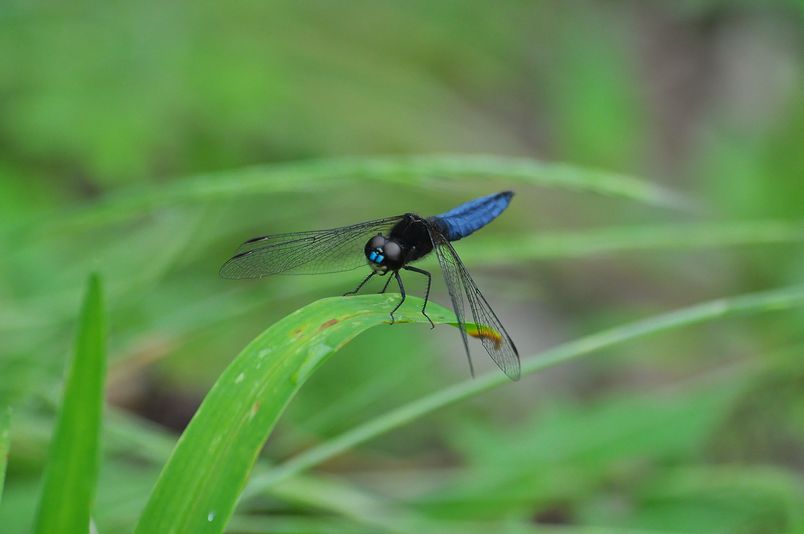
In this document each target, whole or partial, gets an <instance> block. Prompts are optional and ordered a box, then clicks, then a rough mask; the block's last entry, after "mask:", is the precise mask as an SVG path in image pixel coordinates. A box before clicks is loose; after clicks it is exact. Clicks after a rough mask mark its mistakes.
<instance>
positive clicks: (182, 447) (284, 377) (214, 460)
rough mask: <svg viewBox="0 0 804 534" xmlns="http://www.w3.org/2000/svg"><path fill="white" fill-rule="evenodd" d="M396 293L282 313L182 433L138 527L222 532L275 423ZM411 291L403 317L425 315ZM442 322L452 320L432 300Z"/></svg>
mask: <svg viewBox="0 0 804 534" xmlns="http://www.w3.org/2000/svg"><path fill="white" fill-rule="evenodd" d="M398 299H399V295H367V296H360V297H351V298H340V297H338V298H328V299H323V300H319V301H317V302H314V303H312V304H310V305H308V306H306V307H304V308H302V309H300V310H298V311H296V312H294V313H292V314H291V315H289V316H287V317H285V318H284V319H282V320H281V321H279V322H278V323H276V324H275V325H273V326H272V327H270V328H269V329H268V330H266V331H265V332H263V333H262V334H261V335H260V336H258V337H257V338H256V339H255V340H254V341H252V342H251V343H250V344H249V345H248V346H247V347H246V348H245V349H244V350H243V351H242V352H241V353H240V355H239V356H238V357H237V358H236V359H235V360H234V361H233V362H232V363H231V364H230V365H229V367H227V369H226V370H225V371H224V372H223V374H222V375H221V376H220V378H219V379H218V380H217V382H216V383H215V385H214V386H213V387H212V389H211V390H210V392H209V394H208V395H207V396H206V398H205V399H204V402H203V403H202V404H201V406H200V407H199V409H198V411H197V412H196V414H195V416H194V417H193V420H192V421H191V422H190V424H189V426H188V427H187V429H186V430H185V431H184V433H183V434H182V436H181V438H180V440H179V443H178V444H177V445H176V448H175V450H174V451H173V453H172V455H171V457H170V459H169V460H168V463H167V465H166V466H165V468H164V469H163V471H162V473H161V475H160V477H159V480H158V481H157V483H156V487H155V488H154V491H153V493H152V494H151V497H150V499H149V501H148V504H147V505H146V507H145V510H144V512H143V514H142V516H141V518H140V521H139V524H138V525H137V529H136V532H138V533H140V534H150V533H152V532H160V533H172V532H177V533H178V532H193V533H202V532H221V531H222V530H223V528H224V526H225V525H226V522H227V521H228V520H229V517H230V516H231V514H232V511H233V510H234V506H235V503H236V502H237V499H238V497H239V495H240V492H241V491H242V489H243V487H244V486H245V484H246V480H247V478H248V475H249V472H250V471H251V468H252V466H253V465H254V462H255V461H256V459H257V455H258V454H259V452H260V450H261V449H262V447H263V444H264V443H265V441H266V439H267V438H268V435H269V434H270V432H271V429H272V428H273V426H274V424H275V423H276V421H277V419H278V418H279V416H280V415H281V413H282V411H283V410H284V409H285V406H287V404H288V402H290V399H291V398H292V397H293V395H294V394H295V393H296V391H298V389H299V388H300V387H301V385H302V384H303V383H304V382H305V381H306V380H307V378H308V377H309V376H310V375H311V374H312V373H313V372H314V371H315V370H316V369H317V368H318V367H319V366H320V365H321V364H322V363H323V362H324V361H325V360H326V359H327V357H328V356H329V355H330V354H332V353H333V352H335V351H336V350H338V349H339V348H340V347H342V346H343V345H344V344H346V343H348V342H349V341H350V340H351V339H353V338H354V337H355V336H357V335H358V334H359V333H361V332H363V331H364V330H366V329H368V328H371V327H372V326H377V325H380V324H383V323H385V322H387V321H388V312H389V310H390V309H391V308H392V307H393V306H394V305H395V304H396V303H397V302H398ZM421 305H422V300H421V299H418V298H414V297H408V302H406V304H405V306H403V307H402V308H400V310H399V311H397V312H396V318H397V321H398V322H426V319H425V318H424V317H423V316H422V314H421V312H420V309H421ZM427 311H428V314H429V315H430V317H431V318H432V319H433V321H434V322H437V323H449V322H451V321H454V320H455V317H454V315H453V314H452V312H450V311H448V310H446V309H445V308H443V307H440V306H438V305H436V304H435V303H430V304H429V305H428V310H427Z"/></svg>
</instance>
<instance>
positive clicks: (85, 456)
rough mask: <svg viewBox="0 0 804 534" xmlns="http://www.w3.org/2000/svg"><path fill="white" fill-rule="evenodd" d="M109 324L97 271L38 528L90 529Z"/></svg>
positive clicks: (82, 319)
mask: <svg viewBox="0 0 804 534" xmlns="http://www.w3.org/2000/svg"><path fill="white" fill-rule="evenodd" d="M105 345H106V326H105V319H104V312H103V302H102V293H101V281H100V277H99V276H98V275H95V274H93V275H92V276H90V278H89V281H88V287H87V292H86V295H85V297H84V303H83V307H82V310H81V316H80V318H79V322H78V336H77V340H76V345H75V354H74V355H73V358H72V359H71V360H70V362H69V364H68V369H67V378H66V380H65V387H64V399H63V402H62V405H61V410H60V412H59V415H58V421H57V423H56V430H55V432H54V434H53V439H52V441H51V445H50V453H49V455H48V463H47V467H46V468H45V481H44V487H43V489H42V495H41V498H40V500H39V509H38V512H37V516H36V532H40V533H43V534H44V533H52V532H76V533H77V532H88V531H89V522H90V510H91V508H92V502H93V499H94V494H95V483H96V479H97V473H98V465H99V449H100V425H101V414H102V409H103V383H104V375H105V372H106V347H105Z"/></svg>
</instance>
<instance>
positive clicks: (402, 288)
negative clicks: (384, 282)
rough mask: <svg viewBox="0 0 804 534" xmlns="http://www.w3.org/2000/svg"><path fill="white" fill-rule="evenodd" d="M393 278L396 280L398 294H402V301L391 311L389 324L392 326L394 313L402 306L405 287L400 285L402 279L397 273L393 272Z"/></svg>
mask: <svg viewBox="0 0 804 534" xmlns="http://www.w3.org/2000/svg"><path fill="white" fill-rule="evenodd" d="M394 278H396V283H397V284H399V292H400V293H402V300H400V301H399V304H397V305H396V307H395V308H394V309H393V310H391V324H394V321H395V319H394V312H395V311H396V310H398V309H399V307H400V306H402V303H403V302H405V286H404V285H402V277H401V276H399V271H394Z"/></svg>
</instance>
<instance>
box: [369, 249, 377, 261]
mask: <svg viewBox="0 0 804 534" xmlns="http://www.w3.org/2000/svg"><path fill="white" fill-rule="evenodd" d="M376 257H377V253H376V252H374V251H373V250H372V251H371V254H369V261H374V258H376Z"/></svg>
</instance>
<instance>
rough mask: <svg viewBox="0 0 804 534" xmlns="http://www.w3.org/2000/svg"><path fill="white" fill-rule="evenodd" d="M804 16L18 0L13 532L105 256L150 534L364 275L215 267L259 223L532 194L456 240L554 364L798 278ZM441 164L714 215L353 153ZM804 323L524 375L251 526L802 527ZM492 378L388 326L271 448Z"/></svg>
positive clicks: (409, 330)
mask: <svg viewBox="0 0 804 534" xmlns="http://www.w3.org/2000/svg"><path fill="white" fill-rule="evenodd" d="M803 22H804V10H802V8H801V4H800V3H799V2H782V1H780V2H764V3H754V2H723V1H706V0H688V1H681V2H583V1H578V2H561V3H559V2H527V1H507V0H506V1H503V2H479V1H476V2H456V1H446V2H427V1H423V0H417V1H408V2H405V3H404V4H402V3H392V2H339V3H335V2H315V1H314V2H303V3H302V2H289V1H288V2H256V1H255V2H233V3H232V2H227V3H223V2H221V3H211V2H178V3H162V2H148V1H145V2H129V3H126V2H107V3H98V2H91V1H78V2H72V3H70V4H69V5H62V4H55V3H37V2H33V3H32V2H26V1H23V0H5V1H4V2H2V4H0V214H1V215H0V243H2V250H1V251H0V257H1V258H2V259H0V404H10V405H12V406H13V408H14V419H13V426H12V444H11V455H10V463H9V471H8V476H7V483H6V488H5V491H4V494H3V497H2V502H0V531H2V532H4V533H5V532H9V533H13V532H25V531H27V529H28V528H29V526H30V522H31V519H32V517H33V510H34V508H35V504H36V499H37V492H38V484H39V479H40V476H41V472H42V468H43V464H44V461H45V454H46V451H47V444H48V439H49V435H50V431H51V428H52V424H53V421H54V414H55V410H56V409H57V402H58V398H59V397H58V392H59V388H60V384H61V382H62V378H63V377H62V373H63V368H64V362H65V359H66V357H67V355H68V354H69V353H70V350H71V348H72V337H73V335H74V329H75V317H76V315H77V310H78V305H79V300H80V293H81V288H82V283H83V280H84V279H85V277H86V275H87V273H88V272H90V271H91V270H98V271H100V272H101V273H102V274H103V275H104V277H105V280H106V286H107V288H108V293H107V301H108V308H109V312H110V319H109V320H110V338H109V345H110V359H111V360H110V363H109V377H108V400H109V407H108V409H107V420H106V436H105V443H106V448H105V450H106V452H105V454H104V457H103V463H102V473H101V481H100V488H99V491H98V497H97V510H96V513H95V517H96V520H97V523H98V528H99V530H100V532H121V531H127V530H129V529H130V528H131V527H132V526H133V524H134V522H135V520H136V517H137V515H138V513H139V511H140V510H141V508H142V506H143V504H144V501H145V499H146V497H147V495H148V492H149V491H150V488H151V486H152V484H153V482H154V480H155V477H156V475H157V474H158V472H159V469H160V468H161V466H162V463H163V461H164V459H165V458H166V452H165V451H167V452H169V450H170V446H171V444H172V441H173V440H174V439H175V438H176V437H177V436H178V434H179V432H180V431H181V429H182V428H183V427H184V425H186V423H187V421H188V420H189V418H190V417H191V416H192V414H193V411H194V410H195V408H196V407H197V405H198V403H199V402H200V400H201V399H202V398H203V395H204V393H205V391H206V390H207V389H208V388H209V386H210V385H211V384H212V383H213V382H214V380H215V378H216V376H217V375H218V373H220V371H221V370H222V369H223V368H224V367H225V366H226V365H227V363H228V362H229V361H231V359H232V358H233V357H234V356H235V355H236V354H237V353H238V352H239V350H240V349H241V348H242V347H243V346H244V345H245V344H246V343H247V342H248V341H249V340H250V339H252V338H253V337H254V336H255V335H257V334H258V333H259V332H261V331H262V330H263V329H265V328H266V327H268V326H269V325H271V324H272V323H274V322H275V321H277V320H278V319H280V318H282V317H283V316H285V315H287V314H288V313H290V312H292V311H293V310H295V309H297V308H298V307H300V306H302V305H304V304H305V303H308V302H310V301H312V300H314V299H317V298H320V297H323V296H330V295H337V294H341V293H343V292H345V291H346V290H348V289H351V288H352V287H353V286H354V285H355V284H356V283H357V282H358V281H359V280H360V278H361V277H362V276H363V275H364V273H363V272H362V271H361V272H354V273H348V274H346V275H338V276H327V277H303V276H301V277H287V278H281V279H266V280H262V281H257V282H232V281H224V280H220V279H218V277H217V269H218V267H219V265H220V264H221V263H222V262H223V261H224V260H225V259H226V258H227V257H228V255H229V254H230V253H231V252H232V251H233V250H234V248H235V247H236V246H237V244H239V243H240V242H241V241H243V240H244V239H246V238H249V237H253V236H254V235H260V234H265V233H277V232H283V231H294V230H304V229H315V228H320V227H327V226H335V225H341V224H349V223H352V222H357V221H360V220H364V219H369V218H376V217H382V216H387V215H393V214H397V213H401V212H405V211H416V212H418V213H421V214H423V215H429V214H433V213H438V212H440V211H444V210H446V209H449V208H451V207H453V206H455V205H456V204H458V203H459V202H462V201H465V200H468V199H470V198H473V197H476V196H480V195H484V194H488V193H492V192H495V191H498V190H503V189H507V188H513V189H515V190H516V192H517V196H516V197H515V198H514V201H513V203H512V205H511V207H510V208H509V210H508V211H506V213H505V214H504V215H503V216H502V217H501V218H500V219H499V220H497V221H495V222H494V224H492V225H491V226H489V227H488V228H485V229H483V230H482V232H480V233H478V234H477V235H476V236H473V237H472V238H471V239H470V240H467V241H465V242H463V241H462V242H460V243H458V247H457V248H458V251H459V252H460V253H462V255H463V256H464V259H465V261H466V263H467V264H468V266H469V268H470V270H471V272H472V273H473V275H474V276H475V278H476V280H477V281H478V284H479V285H480V287H481V288H483V290H484V292H485V293H486V295H487V297H488V298H489V300H490V301H491V303H492V304H493V305H494V307H495V309H496V310H497V312H498V315H500V317H501V318H502V319H503V321H504V322H505V324H506V325H507V326H508V329H509V330H510V333H511V335H512V336H513V338H514V340H515V341H516V342H517V345H518V347H519V348H520V352H521V354H522V355H523V357H524V358H528V357H530V356H532V355H534V354H536V353H537V352H539V351H540V350H543V349H545V348H548V347H551V346H553V345H555V344H557V343H560V342H562V341H568V340H572V339H574V338H577V337H579V336H581V335H584V334H588V333H592V332H595V331H597V330H599V329H602V328H605V327H609V326H613V325H616V324H620V323H623V322H626V321H629V320H634V319H638V318H642V317H647V316H650V315H652V314H657V313H661V312H663V311H667V310H671V309H674V308H678V307H681V306H685V305H689V304H694V303H696V302H700V301H704V300H708V299H712V298H717V297H721V296H728V295H736V294H741V293H746V292H750V291H755V290H761V289H766V288H775V287H782V286H786V285H793V284H796V283H800V282H802V280H803V279H804V275H802V273H803V272H804V254H803V253H802V252H803V249H802V241H804V217H802V215H804V150H802V141H803V140H804V90H802V89H803V88H804V84H802V82H803V81H804V62H802V59H803V58H802V56H804V54H803V53H802V51H803V50H804V46H802V45H803V44H804V35H803V32H802V23H803ZM441 153H450V154H465V155H474V154H493V155H496V156H515V157H526V158H534V159H537V160H541V161H546V162H566V163H570V164H572V165H574V166H577V168H578V169H580V170H579V171H578V172H580V173H581V174H582V175H583V172H586V171H584V170H583V169H589V172H590V173H591V172H592V171H608V172H612V173H621V174H623V175H630V176H635V177H640V179H642V180H644V181H646V182H649V183H651V184H654V185H656V186H660V187H662V188H663V189H665V190H668V191H672V192H674V193H675V194H676V195H677V197H678V198H681V199H683V200H682V201H681V202H679V203H678V205H676V206H674V207H659V206H655V205H648V204H646V203H637V202H634V201H633V200H629V199H625V198H617V197H616V196H613V195H598V194H593V193H589V192H583V191H576V190H573V189H572V188H565V187H561V186H560V184H559V186H558V187H541V186H539V185H537V184H533V183H527V182H526V181H522V180H517V179H516V177H515V176H507V175H506V173H505V172H504V169H502V168H501V170H500V172H499V173H487V174H486V175H485V176H482V177H481V176H474V177H472V176H466V177H464V178H460V177H458V178H456V177H454V176H453V177H446V176H442V175H440V174H439V173H438V172H432V173H430V172H422V173H419V174H417V175H416V176H405V175H400V176H398V177H395V178H394V177H392V178H391V179H375V177H373V176H372V174H371V172H365V173H361V172H345V173H344V172H340V171H338V170H337V169H338V165H339V161H340V160H337V159H336V160H329V159H327V158H340V157H347V156H348V157H351V158H354V159H350V160H348V161H350V162H353V163H354V164H355V166H356V167H358V168H359V167H360V162H361V159H360V158H361V157H364V156H366V157H369V156H370V157H377V156H392V157H397V156H400V157H401V156H407V155H427V154H441ZM456 157H457V158H458V159H460V157H459V156H456ZM311 159H314V160H321V161H319V162H317V163H312V164H310V165H307V164H305V163H303V162H304V161H305V160H311ZM297 161H299V162H301V163H299V164H298V165H295V164H293V163H292V162H297ZM287 162H291V163H288V164H287V165H286V166H282V165H284V164H285V163H287ZM355 162H356V163H355ZM350 165H351V163H350ZM559 182H560V180H559ZM249 184H251V185H252V186H253V187H251V186H249ZM254 184H258V185H256V186H254ZM668 232H669V234H668ZM668 235H669V237H668ZM532 239H537V240H538V239H544V241H539V242H537V244H538V243H541V246H533V247H530V248H526V249H523V250H520V249H519V246H518V244H519V243H524V242H526V241H527V240H532ZM528 242H529V241H528ZM499 243H504V244H506V243H507V248H506V247H500V246H495V245H497V244H499ZM436 278H437V280H436V285H435V288H434V291H435V293H434V298H435V300H437V301H438V302H441V303H442V304H447V303H448V302H449V300H448V296H447V295H446V291H445V288H444V286H443V283H442V281H441V279H440V277H436ZM408 285H409V289H410V290H411V291H421V290H422V289H423V287H422V286H421V285H420V284H419V281H417V280H413V279H412V280H411V281H410V282H409V284H408ZM802 327H804V315H802V313H798V314H789V313H787V314H769V315H763V316H759V317H746V318H740V319H732V320H728V321H723V322H717V323H711V324H707V325H705V326H701V327H696V328H690V329H685V330H681V331H676V332H673V333H670V334H663V335H659V336H655V337H652V338H650V339H648V340H643V341H640V342H637V343H633V344H628V345H626V346H622V347H620V348H618V349H617V350H611V351H605V352H601V353H599V354H596V355H594V356H593V357H591V358H588V359H584V360H581V361H578V362H575V363H572V364H570V365H565V366H560V367H558V368H555V369H552V370H550V371H548V372H544V373H541V374H539V375H537V376H532V377H527V378H525V379H523V380H522V381H521V382H519V383H516V384H514V383H512V384H510V385H509V386H508V387H505V388H502V389H500V390H497V391H495V392H493V393H491V394H486V395H483V396H480V397H478V398H476V399H474V400H472V401H471V402H467V403H461V404H459V405H457V406H454V407H451V408H449V409H446V410H442V411H439V412H438V413H437V414H434V415H433V416H431V417H428V418H425V419H423V420H421V421H417V422H416V423H414V424H412V425H409V426H406V427H404V428H402V429H399V430H396V431H394V432H393V433H391V434H389V435H387V436H384V437H382V438H379V439H376V440H373V441H371V442H370V443H367V444H365V445H363V446H361V447H360V448H358V449H356V450H353V451H350V452H349V453H347V454H345V455H342V456H340V457H339V458H338V459H337V460H334V461H331V462H328V463H326V464H325V465H323V466H320V467H319V468H317V469H316V470H315V471H314V472H313V473H312V474H311V476H313V477H324V478H322V479H321V480H322V482H321V483H320V484H321V485H317V484H316V483H313V487H315V488H317V491H309V492H303V496H304V498H301V497H300V496H299V495H295V496H294V495H283V494H281V492H280V493H278V494H270V495H266V496H264V497H262V498H260V499H257V500H255V501H254V502H251V503H250V505H249V506H248V507H245V508H244V509H243V510H242V511H241V512H239V513H238V514H237V515H236V516H235V518H234V519H233V521H232V523H231V525H230V531H232V532H377V531H384V530H385V528H384V527H383V526H382V525H381V524H377V523H376V522H372V521H368V520H367V519H366V513H367V512H368V511H370V509H371V507H372V506H374V505H375V504H376V503H377V502H382V503H384V504H388V503H393V505H394V506H399V507H400V509H403V510H404V511H405V513H410V514H415V515H416V516H417V517H419V516H420V517H425V518H432V519H434V520H438V521H439V524H442V525H447V526H450V525H452V527H453V528H455V529H458V530H457V531H461V529H465V530H464V531H466V532H470V531H473V530H471V529H472V528H477V529H480V530H477V531H478V532H483V531H487V530H484V529H491V528H494V529H496V530H498V531H502V532H531V531H533V532H535V531H541V530H542V529H557V531H559V532H575V531H583V532H589V531H597V530H596V529H600V530H599V531H601V532H609V531H614V530H619V529H623V530H629V529H630V530H631V531H662V532H783V531H790V532H793V531H804V512H802V502H804V477H803V476H802V469H804V360H802V356H804V354H803V351H802V349H803V348H804V335H802V333H803V332H804V328H802ZM473 348H474V354H475V356H476V358H475V362H476V365H477V367H478V368H479V370H480V371H481V372H482V371H492V370H493V368H492V365H491V364H490V363H489V362H487V361H486V360H487V358H486V357H485V355H484V354H483V353H482V349H481V347H480V346H479V345H478V344H476V345H475V346H474V347H473ZM467 375H468V370H467V367H466V362H465V359H464V356H463V354H462V346H461V343H460V340H459V337H458V335H457V333H456V332H455V331H454V330H452V329H450V328H438V329H436V330H434V331H430V330H429V329H428V328H427V327H426V326H423V325H410V326H406V327H394V328H376V329H374V330H372V331H370V332H369V333H367V334H366V335H364V336H361V337H360V338H359V339H358V340H357V341H356V342H354V343H353V344H351V345H350V346H348V347H346V348H345V349H344V350H342V351H341V352H340V353H338V354H337V355H336V356H335V357H334V358H332V360H331V361H330V362H329V363H327V365H326V366H324V368H322V370H321V371H320V372H318V373H317V374H316V376H314V377H313V378H312V379H311V380H310V382H309V383H308V384H306V385H305V387H304V388H303V389H302V391H301V394H300V395H299V396H298V397H297V398H296V399H295V400H294V402H293V403H292V404H291V407H290V409H289V411H288V412H287V413H286V415H285V416H284V417H283V419H282V421H281V422H280V424H279V426H278V428H277V429H276V431H275V432H274V434H273V435H272V437H271V439H270V440H269V442H268V445H267V447H266V451H265V456H266V458H267V459H269V460H270V461H272V462H280V461H282V460H283V459H285V458H289V457H291V456H292V455H293V454H294V453H297V452H299V451H302V450H304V449H305V448H307V447H309V446H312V445H315V444H316V443H320V442H322V441H323V440H326V439H327V438H329V437H331V436H334V435H337V434H338V433H339V432H342V431H344V430H347V429H349V428H351V427H352V426H354V425H355V424H357V423H359V422H361V421H364V420H367V419H369V418H371V417H373V416H377V415H380V414H382V413H384V412H386V411H387V410H388V409H390V408H392V407H394V406H398V405H400V404H402V403H404V402H406V401H409V400H412V399H416V398H419V397H421V396H423V395H425V394H427V393H429V392H433V391H436V390H438V389H439V388H441V387H443V386H444V385H445V384H450V383H454V382H456V381H459V380H463V379H466V378H467ZM146 452H148V453H146ZM313 480H316V479H315V478H314V479H313ZM324 480H326V481H327V482H326V483H325V482H323V481H324ZM333 481H334V482H336V483H337V484H336V485H335V486H333V487H332V488H331V489H327V488H328V487H329V486H327V485H326V484H330V483H332V482H333ZM308 482H309V481H308ZM352 492H358V493H359V494H360V495H361V498H359V499H358V498H356V497H355V496H354V495H353V493H352ZM333 503H335V504H333ZM589 529H591V530H589Z"/></svg>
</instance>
